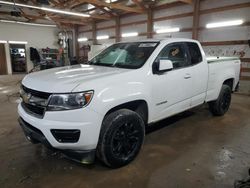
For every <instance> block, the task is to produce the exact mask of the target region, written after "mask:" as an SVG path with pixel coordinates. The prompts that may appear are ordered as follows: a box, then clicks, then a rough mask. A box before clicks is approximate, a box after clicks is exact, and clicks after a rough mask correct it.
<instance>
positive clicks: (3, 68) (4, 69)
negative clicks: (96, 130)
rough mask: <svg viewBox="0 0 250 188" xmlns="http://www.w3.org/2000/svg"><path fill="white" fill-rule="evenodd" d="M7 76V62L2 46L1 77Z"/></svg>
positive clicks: (0, 54) (0, 49)
mask: <svg viewBox="0 0 250 188" xmlns="http://www.w3.org/2000/svg"><path fill="white" fill-rule="evenodd" d="M5 74H7V62H6V54H5V48H4V44H0V75H5Z"/></svg>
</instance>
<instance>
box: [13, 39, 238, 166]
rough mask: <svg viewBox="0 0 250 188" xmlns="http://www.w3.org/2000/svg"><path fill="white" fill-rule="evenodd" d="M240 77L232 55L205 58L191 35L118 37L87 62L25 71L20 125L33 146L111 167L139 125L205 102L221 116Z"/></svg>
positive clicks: (124, 156)
mask: <svg viewBox="0 0 250 188" xmlns="http://www.w3.org/2000/svg"><path fill="white" fill-rule="evenodd" d="M239 74H240V60H239V59H238V58H218V57H214V58H206V57H205V53H204V51H203V49H202V47H201V45H200V43H199V42H198V41H195V40H190V39H174V38H173V39H164V40H145V41H137V42H120V43H116V44H113V45H111V46H110V47H108V48H106V49H105V50H103V51H102V52H101V53H99V54H98V55H96V56H95V57H94V58H93V59H91V60H90V61H89V63H88V64H79V65H75V66H66V67H61V68H54V69H49V70H45V71H40V72H36V73H31V74H28V75H27V76H26V77H25V78H24V79H23V80H22V86H21V90H20V95H21V98H22V102H21V103H20V104H19V106H18V113H19V115H20V118H19V123H20V125H21V127H22V128H23V130H24V133H25V135H26V137H27V139H28V140H30V141H31V142H33V143H43V144H45V145H46V146H48V147H51V148H55V149H57V150H60V151H62V152H63V153H65V154H66V155H67V156H70V157H71V158H73V159H74V160H78V161H80V162H82V163H88V162H93V160H94V157H95V156H97V157H98V158H99V159H100V160H101V161H103V162H104V163H105V164H106V165H108V166H109V167H112V168H117V167H121V166H124V165H126V164H128V163H129V162H131V161H132V160H133V159H134V158H135V157H136V155H137V154H138V152H139V151H140V148H141V146H142V144H143V140H144V136H145V126H148V125H152V124H153V123H155V122H157V121H160V120H162V119H164V118H167V117H170V116H173V115H175V114H177V113H180V112H183V111H185V110H188V109H190V108H193V107H195V106H198V105H201V104H203V103H206V102H207V103H208V104H209V107H210V108H209V109H210V111H211V112H212V114H213V115H218V116H220V115H223V114H224V113H226V112H227V110H228V108H229V106H230V101H231V92H233V91H235V90H236V88H237V86H238V83H239Z"/></svg>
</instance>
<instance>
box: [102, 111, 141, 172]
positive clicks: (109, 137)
mask: <svg viewBox="0 0 250 188" xmlns="http://www.w3.org/2000/svg"><path fill="white" fill-rule="evenodd" d="M144 137H145V125H144V122H143V120H142V118H141V117H140V116H139V115H138V114H137V113H136V112H134V111H131V110H127V109H121V110H117V111H115V112H112V113H110V114H108V115H107V116H106V117H105V118H104V121H103V123H102V128H101V132H100V137H99V142H98V146H97V157H98V158H99V159H100V160H101V161H102V162H104V164H105V165H107V166H108V167H111V168H119V167H122V166H124V165H127V164H128V163H130V162H131V161H133V160H134V158H135V157H136V156H137V154H138V153H139V151H140V149H141V146H142V144H143V141H144Z"/></svg>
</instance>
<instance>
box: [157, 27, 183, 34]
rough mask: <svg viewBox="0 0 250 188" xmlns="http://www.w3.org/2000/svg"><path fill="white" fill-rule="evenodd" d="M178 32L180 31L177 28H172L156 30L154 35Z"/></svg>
mask: <svg viewBox="0 0 250 188" xmlns="http://www.w3.org/2000/svg"><path fill="white" fill-rule="evenodd" d="M179 31H180V28H179V27H174V28H166V29H158V30H156V33H174V32H179Z"/></svg>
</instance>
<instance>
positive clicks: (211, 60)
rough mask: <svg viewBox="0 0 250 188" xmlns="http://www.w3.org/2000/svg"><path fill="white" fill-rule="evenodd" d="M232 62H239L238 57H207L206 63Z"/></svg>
mask: <svg viewBox="0 0 250 188" xmlns="http://www.w3.org/2000/svg"><path fill="white" fill-rule="evenodd" d="M233 60H240V59H239V58H238V57H216V56H210V57H207V63H218V62H224V61H233Z"/></svg>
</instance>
